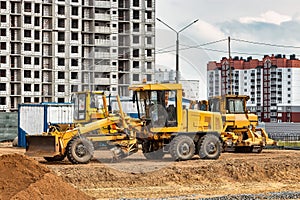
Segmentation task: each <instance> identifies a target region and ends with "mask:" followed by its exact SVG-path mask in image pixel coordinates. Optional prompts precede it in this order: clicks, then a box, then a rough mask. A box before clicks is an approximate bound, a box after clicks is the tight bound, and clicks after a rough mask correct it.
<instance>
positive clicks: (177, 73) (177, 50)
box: [156, 18, 199, 83]
mask: <svg viewBox="0 0 300 200" xmlns="http://www.w3.org/2000/svg"><path fill="white" fill-rule="evenodd" d="M156 19H157V20H158V21H159V22H161V23H162V24H164V25H165V26H167V27H168V28H169V29H171V30H172V31H174V32H175V33H176V83H179V33H181V32H182V31H184V30H185V29H187V28H188V27H190V26H191V25H192V24H194V23H196V22H197V21H198V20H199V19H196V20H195V21H193V22H191V23H190V24H188V25H187V26H185V27H183V28H182V29H180V30H179V31H176V30H175V29H174V28H172V27H171V26H169V25H168V24H167V23H165V22H164V21H162V20H161V19H159V18H156Z"/></svg>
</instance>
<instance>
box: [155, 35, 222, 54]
mask: <svg viewBox="0 0 300 200" xmlns="http://www.w3.org/2000/svg"><path fill="white" fill-rule="evenodd" d="M226 40H227V38H225V39H221V40H216V41H212V42H207V43H204V44H199V45H195V46H187V45H181V46H186V48H181V49H179V50H180V51H182V50H187V49H193V48H199V47H201V46H206V45H211V44H215V43H219V42H223V41H226ZM172 51H174V50H168V51H161V52H156V53H161V54H162V53H170V52H172Z"/></svg>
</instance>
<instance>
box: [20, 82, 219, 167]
mask: <svg viewBox="0 0 300 200" xmlns="http://www.w3.org/2000/svg"><path fill="white" fill-rule="evenodd" d="M129 90H131V91H132V93H133V99H132V100H133V103H135V104H136V107H137V115H138V118H137V119H134V118H130V117H128V116H126V115H125V114H124V113H123V109H122V105H121V102H120V99H119V97H117V100H118V105H119V112H118V113H117V114H115V115H112V114H109V112H108V108H107V107H108V106H107V104H106V103H105V102H106V98H105V96H104V95H103V94H102V98H98V104H99V105H102V106H100V107H99V106H96V107H97V108H96V110H95V109H94V110H93V107H92V106H91V102H92V99H91V97H92V95H91V94H89V93H77V94H76V95H74V96H73V97H72V100H73V102H74V108H75V109H74V120H75V121H77V122H78V123H79V125H78V126H76V127H75V128H71V129H69V130H66V131H61V130H59V129H57V128H55V127H54V128H52V129H51V131H48V132H46V133H43V135H35V136H32V135H30V136H27V138H26V139H27V149H26V154H27V155H32V156H43V157H45V159H46V160H48V161H59V160H63V159H64V158H65V157H66V156H67V157H68V159H69V161H70V162H72V163H74V164H79V163H87V162H89V161H90V160H91V158H92V156H93V152H94V149H96V148H97V147H99V146H103V144H105V146H107V147H108V148H109V149H111V150H112V151H113V153H114V155H115V156H114V157H115V158H116V159H118V158H122V157H125V156H128V155H130V154H132V153H135V152H137V151H138V147H139V146H141V147H142V151H143V154H144V155H145V157H146V158H147V159H161V158H163V156H164V155H165V154H166V153H170V154H171V156H172V158H173V159H174V160H188V159H191V158H192V157H193V156H194V155H195V154H197V155H199V157H200V158H202V159H217V158H219V156H220V153H221V148H222V146H221V143H222V138H221V131H222V119H221V115H220V113H218V112H217V113H215V112H210V111H201V110H193V109H188V108H184V107H183V105H182V86H181V85H180V84H141V85H133V86H131V87H129ZM101 99H102V100H101ZM99 110H100V111H99ZM95 112H97V113H95ZM98 112H99V113H100V114H98Z"/></svg>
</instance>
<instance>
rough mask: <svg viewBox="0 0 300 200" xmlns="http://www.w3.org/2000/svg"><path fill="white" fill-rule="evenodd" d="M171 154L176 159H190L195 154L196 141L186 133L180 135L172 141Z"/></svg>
mask: <svg viewBox="0 0 300 200" xmlns="http://www.w3.org/2000/svg"><path fill="white" fill-rule="evenodd" d="M170 154H171V156H172V158H173V159H174V160H176V161H180V160H189V159H191V158H192V157H193V156H194V154H195V143H194V141H193V140H192V138H190V137H188V136H186V135H178V136H176V137H175V138H174V139H173V140H172V141H171V143H170Z"/></svg>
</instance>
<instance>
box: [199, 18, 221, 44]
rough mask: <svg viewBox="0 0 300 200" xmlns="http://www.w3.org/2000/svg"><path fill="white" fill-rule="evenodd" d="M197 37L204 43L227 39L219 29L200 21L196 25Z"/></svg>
mask: <svg viewBox="0 0 300 200" xmlns="http://www.w3.org/2000/svg"><path fill="white" fill-rule="evenodd" d="M194 26H195V27H196V30H197V35H198V36H199V37H201V39H202V40H204V41H213V40H219V39H222V38H225V37H226V36H225V35H224V33H223V32H222V31H221V30H220V29H219V28H218V27H217V26H214V25H212V24H210V23H207V22H206V21H203V20H199V21H198V22H197V23H196V24H195V25H194Z"/></svg>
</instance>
